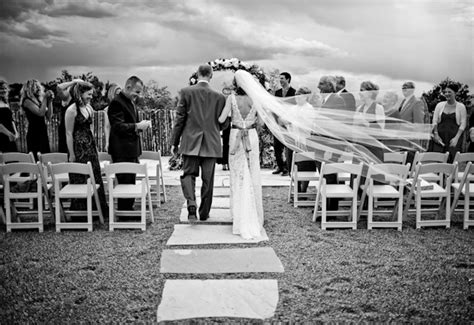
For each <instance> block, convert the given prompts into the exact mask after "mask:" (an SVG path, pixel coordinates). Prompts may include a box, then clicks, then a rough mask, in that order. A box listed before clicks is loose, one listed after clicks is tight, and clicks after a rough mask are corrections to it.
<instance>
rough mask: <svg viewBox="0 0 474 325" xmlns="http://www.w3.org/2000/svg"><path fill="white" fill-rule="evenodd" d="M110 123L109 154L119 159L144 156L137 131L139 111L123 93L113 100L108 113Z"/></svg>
mask: <svg viewBox="0 0 474 325" xmlns="http://www.w3.org/2000/svg"><path fill="white" fill-rule="evenodd" d="M107 115H108V117H109V122H110V136H109V154H110V155H111V156H112V157H117V158H136V157H139V156H140V155H141V154H142V148H141V145H140V137H139V135H138V132H137V129H136V126H135V125H136V123H137V122H138V116H137V111H136V109H135V107H134V105H133V103H132V101H131V100H130V99H128V98H127V97H126V96H125V95H124V94H123V93H120V94H118V95H117V96H115V98H114V99H113V100H112V102H111V103H110V105H109V110H108V112H107Z"/></svg>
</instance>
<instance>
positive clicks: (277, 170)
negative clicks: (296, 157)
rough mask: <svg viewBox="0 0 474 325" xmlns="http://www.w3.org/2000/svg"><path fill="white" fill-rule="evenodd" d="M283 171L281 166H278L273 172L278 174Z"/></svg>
mask: <svg viewBox="0 0 474 325" xmlns="http://www.w3.org/2000/svg"><path fill="white" fill-rule="evenodd" d="M281 172H282V170H281V169H280V168H277V169H275V170H274V171H273V172H272V174H273V175H276V174H280V173H281Z"/></svg>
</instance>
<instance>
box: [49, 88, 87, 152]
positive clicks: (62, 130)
mask: <svg viewBox="0 0 474 325" xmlns="http://www.w3.org/2000/svg"><path fill="white" fill-rule="evenodd" d="M77 81H82V80H81V79H75V80H72V81H66V82H63V83H60V84H58V85H57V86H56V94H57V97H58V100H57V101H56V102H55V104H56V111H57V112H58V113H59V127H58V152H64V153H68V150H67V142H66V122H65V116H66V110H67V108H68V107H69V106H70V105H71V104H72V96H71V88H72V86H74V83H75V82H77Z"/></svg>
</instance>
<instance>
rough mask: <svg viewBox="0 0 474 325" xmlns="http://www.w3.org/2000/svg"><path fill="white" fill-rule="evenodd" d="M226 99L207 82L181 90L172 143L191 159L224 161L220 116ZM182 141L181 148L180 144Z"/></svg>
mask: <svg viewBox="0 0 474 325" xmlns="http://www.w3.org/2000/svg"><path fill="white" fill-rule="evenodd" d="M225 101H226V100H225V97H224V95H222V94H221V93H218V92H217V91H215V90H213V89H212V88H211V87H210V86H209V84H208V83H207V82H198V83H197V84H196V85H193V86H189V87H186V88H183V89H181V91H180V98H179V103H178V108H177V109H176V122H175V125H174V128H173V134H172V137H171V143H172V144H173V145H174V146H179V153H181V154H183V155H188V156H199V157H210V158H220V157H222V145H221V137H220V125H219V121H218V118H219V115H220V114H221V113H222V110H223V109H224V106H225ZM180 139H181V144H180Z"/></svg>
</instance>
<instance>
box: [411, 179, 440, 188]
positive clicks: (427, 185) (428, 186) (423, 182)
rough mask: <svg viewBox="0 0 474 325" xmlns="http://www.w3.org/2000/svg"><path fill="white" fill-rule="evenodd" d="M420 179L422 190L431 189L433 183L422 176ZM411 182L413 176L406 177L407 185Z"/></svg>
mask: <svg viewBox="0 0 474 325" xmlns="http://www.w3.org/2000/svg"><path fill="white" fill-rule="evenodd" d="M420 180H421V182H420V185H421V190H422V191H424V190H430V189H433V184H434V183H431V182H428V181H426V180H425V179H423V178H422V179H420ZM412 183H413V178H407V185H409V186H411V184H412Z"/></svg>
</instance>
